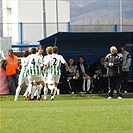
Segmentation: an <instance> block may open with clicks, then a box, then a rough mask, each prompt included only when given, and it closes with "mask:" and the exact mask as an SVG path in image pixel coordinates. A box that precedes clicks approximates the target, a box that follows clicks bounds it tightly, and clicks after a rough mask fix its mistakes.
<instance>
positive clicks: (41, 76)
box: [40, 73, 44, 81]
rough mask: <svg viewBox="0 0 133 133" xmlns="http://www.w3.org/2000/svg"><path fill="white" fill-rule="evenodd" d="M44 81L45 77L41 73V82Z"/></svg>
mask: <svg viewBox="0 0 133 133" xmlns="http://www.w3.org/2000/svg"><path fill="white" fill-rule="evenodd" d="M43 79H44V77H43V75H42V73H41V75H40V81H43Z"/></svg>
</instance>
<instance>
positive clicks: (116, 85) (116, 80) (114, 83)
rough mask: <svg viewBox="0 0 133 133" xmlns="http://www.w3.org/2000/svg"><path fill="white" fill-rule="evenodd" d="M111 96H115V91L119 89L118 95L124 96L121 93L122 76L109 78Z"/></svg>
mask: <svg viewBox="0 0 133 133" xmlns="http://www.w3.org/2000/svg"><path fill="white" fill-rule="evenodd" d="M108 88H109V96H111V97H113V91H114V90H117V95H118V96H121V97H122V94H121V76H119V75H118V76H113V77H109V78H108Z"/></svg>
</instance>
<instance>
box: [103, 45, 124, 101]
mask: <svg viewBox="0 0 133 133" xmlns="http://www.w3.org/2000/svg"><path fill="white" fill-rule="evenodd" d="M122 61H123V57H122V55H121V54H120V53H117V48H116V47H114V46H112V47H111V48H110V54H108V55H107V56H106V57H105V67H106V68H107V76H108V88H109V97H108V99H111V98H112V97H113V90H117V94H118V99H122V95H121V91H120V89H121V73H122Z"/></svg>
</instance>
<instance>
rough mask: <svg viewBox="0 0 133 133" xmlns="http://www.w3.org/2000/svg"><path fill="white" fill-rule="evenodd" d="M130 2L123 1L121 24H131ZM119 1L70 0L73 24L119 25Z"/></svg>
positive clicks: (127, 0)
mask: <svg viewBox="0 0 133 133" xmlns="http://www.w3.org/2000/svg"><path fill="white" fill-rule="evenodd" d="M132 12H133V9H132V0H123V23H124V24H133V20H132V17H133V14H132ZM119 17H120V3H119V0H107V1H106V0H77V1H76V0H71V23H73V24H96V23H99V24H114V23H118V24H119Z"/></svg>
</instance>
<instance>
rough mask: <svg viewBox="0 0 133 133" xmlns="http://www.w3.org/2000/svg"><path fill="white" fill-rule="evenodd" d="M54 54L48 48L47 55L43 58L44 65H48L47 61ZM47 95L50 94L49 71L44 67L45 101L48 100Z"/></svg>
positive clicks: (51, 49)
mask: <svg viewBox="0 0 133 133" xmlns="http://www.w3.org/2000/svg"><path fill="white" fill-rule="evenodd" d="M52 52H53V48H52V47H51V46H49V47H47V48H46V53H47V55H46V56H44V58H43V61H44V64H46V63H45V61H47V59H49V57H50V56H51V55H52ZM47 93H48V70H47V68H45V67H44V100H47Z"/></svg>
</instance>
